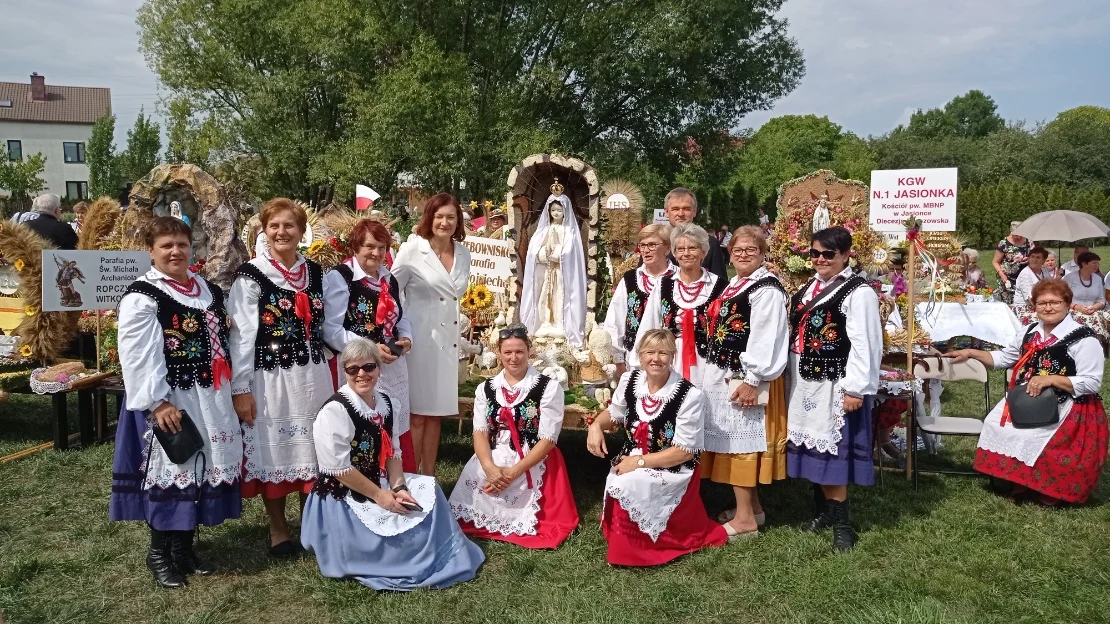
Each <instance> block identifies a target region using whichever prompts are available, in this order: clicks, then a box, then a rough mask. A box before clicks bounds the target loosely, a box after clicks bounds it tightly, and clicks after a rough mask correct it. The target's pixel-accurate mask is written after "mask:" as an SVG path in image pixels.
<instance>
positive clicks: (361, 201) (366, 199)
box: [355, 184, 381, 210]
mask: <svg viewBox="0 0 1110 624" xmlns="http://www.w3.org/2000/svg"><path fill="white" fill-rule="evenodd" d="M379 197H381V195H379V194H378V192H377V191H375V190H374V189H372V188H370V187H369V186H364V185H362V184H356V185H355V210H369V209H370V207H371V206H373V205H374V202H376V201H378V198H379Z"/></svg>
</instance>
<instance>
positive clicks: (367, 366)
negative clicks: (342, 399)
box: [343, 362, 378, 377]
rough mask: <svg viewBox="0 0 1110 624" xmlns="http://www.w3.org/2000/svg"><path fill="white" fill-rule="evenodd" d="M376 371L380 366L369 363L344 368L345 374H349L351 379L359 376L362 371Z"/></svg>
mask: <svg viewBox="0 0 1110 624" xmlns="http://www.w3.org/2000/svg"><path fill="white" fill-rule="evenodd" d="M376 370H378V365H377V363H375V362H367V363H365V364H363V365H362V366H345V367H343V372H344V373H347V374H348V375H350V376H351V377H354V376H355V375H357V374H358V372H359V371H362V372H364V373H372V372H374V371H376Z"/></svg>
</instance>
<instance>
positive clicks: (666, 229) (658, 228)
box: [636, 223, 671, 247]
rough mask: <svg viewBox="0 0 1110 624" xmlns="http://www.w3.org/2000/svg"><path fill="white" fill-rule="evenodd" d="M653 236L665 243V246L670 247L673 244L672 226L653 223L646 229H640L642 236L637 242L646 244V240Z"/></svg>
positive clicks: (646, 226) (645, 227)
mask: <svg viewBox="0 0 1110 624" xmlns="http://www.w3.org/2000/svg"><path fill="white" fill-rule="evenodd" d="M652 236H654V237H656V238H658V239H659V240H661V241H663V244H665V245H667V246H668V247H669V246H670V244H671V226H669V225H667V224H665V223H652V224H651V225H645V226H644V227H642V228H640V235H639V236H638V237H637V238H636V242H638V243H642V242H644V239H645V238H651V237H652Z"/></svg>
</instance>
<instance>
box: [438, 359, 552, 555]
mask: <svg viewBox="0 0 1110 624" xmlns="http://www.w3.org/2000/svg"><path fill="white" fill-rule="evenodd" d="M541 377H542V375H540V373H539V372H538V371H537V370H536V369H535V368H534V367H532V366H529V367H528V373H527V374H526V375H525V376H524V378H523V379H521V380H520V381H519V382H517V383H516V384H514V385H512V386H509V385H508V383H507V382H506V381H505V371H501V372H500V373H498V374H497V376H496V377H493V378H492V379H491V383H492V385H493V389H494V391H495V392H496V394H497V404H498V405H500V406H502V407H515V406H517V405H520V404H521V403H522V402H523V401H524V400H525V399H526V398H528V394H529V392H531V391H532V389H533V388H534V387H535V386H536V384H537V383H539V381H540V379H541ZM484 385H485V384H482V385H479V386H478V388H477V389H475V391H474V431H475V432H478V431H489V423H488V422H487V421H486V413H487V410H488V406H489V403H488V402H487V400H486V393H485V388H484ZM506 386H507V387H508V389H509V390H510V391H513V390H519V391H520V394H519V396H517V397H516V400H514V401H512V402H511V403H510V402H508V401H506V399H505V395H504V393H503V392H502V391H501V389H502V388H504V387H506ZM529 409H531V408H529ZM538 409H539V417H540V422H539V431H538V435H537V438H538V439H540V440H551V441H552V442H558V441H559V432H560V431H562V429H563V390H562V388H560V386H559V382H558V381H556V380H554V379H550V380H549V381H548V383H547V387H546V388H544V392H543V397H542V398H541V400H540V404H539V408H538ZM521 444H522V450H523V452H524V455H526V456H527V455H528V453H529V452H531V450H532V449H531V447H529V446H528V443H527V441H525V440H521ZM492 458H493V463H495V464H497V465H498V466H499V467H501V468H511V467H512V466H515V465H516V464H517V463H519V462H520V460H521V457H520V456H519V455H518V454H517V452H516V450H514V449H513V444H512V437H511V434H510V432H509V431H508V430H502V431H501V432H500V433H499V434H498V437H497V446H496V447H495V448H494V449H493V450H492ZM546 463H547V459H546V458H545V459H544V460H542V461H540V462H539V463H538V464H536V465H535V466H533V467H532V468H531V469H530V470H529V471H528V477H530V478H531V483H532V484H531V487H529V484H528V477H526V476H525V475H521V476H520V477H518V478H517V479H516V481H513V483H512V484H511V485H510V486H509V487H508V488H506V489H505V490H503V491H501V492H498V493H497V494H492V495H491V494H486V493H485V492H483V491H482V488H483V487H484V486H485V485H486V484H487V483H488V481H487V480H486V473H485V471H484V470H482V464H481V462H480V461H479V460H478V456H477V455H476V454H475V455H471V457H470V461H468V462H466V466H464V467H463V470H462V474H460V475H459V480H458V481H457V482H456V485H455V489H454V491H452V492H451V498H450V499H449V500H450V502H451V511H452V512H454V514H455V517H456V518H458V519H460V520H465V521H468V522H471V523H473V524H474V526H475V527H476V528H479V529H485V530H487V531H490V532H491V533H500V534H502V535H535V534H536V525H537V523H538V520H537V518H536V514H538V513H539V511H540V507H541V505H542V501H541V498H542V495H543V482H544V472H545V467H546Z"/></svg>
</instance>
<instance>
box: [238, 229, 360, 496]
mask: <svg viewBox="0 0 1110 624" xmlns="http://www.w3.org/2000/svg"><path fill="white" fill-rule="evenodd" d="M269 258H270V254H269V251H267V250H263V252H262V255H261V256H259V257H257V258H254V259H253V260H251V261H250V262H249V263H248V264H251V265H254V267H255V268H257V269H258V270H260V271H261V272H262V274H263V275H264V276H265V277H266V278H268V279H269V280H270V281H272V282H273V283H274V285H275V286H277V287H278V288H281V289H286V290H294V288H293V287H292V286H291V285H290V284H289V283H287V282H286V281H285V278H284V277H283V276H282V275H281V273H279V272H278V270H277V269H275V268H274V267H273V266H271V265H270V262H269ZM304 262H305V260H304V258H303V257H301V256H300V255H298V256H297V262H296V263H295V264H294V265H293V266H292V267H291V269H290V270H291V271H297V270H298V268H299V267H300V266H301V265H302V264H303V263H304ZM307 272H308V269H307V268H306V273H307ZM261 292H262V289H261V287H260V286H259V285H258V283H257V282H255V281H254V280H253V279H251V278H248V277H243V276H241V275H237V276H236V277H235V281H234V282H232V284H231V296H230V297H229V298H228V306H227V307H228V312H229V313H230V314H231V370H232V384H231V385H232V392H233V393H235V394H244V393H247V392H250V393H252V394H253V395H254V404H255V421H254V424H253V425H247V424H243V447H244V449H243V450H244V458H245V460H244V461H245V474H244V479H243V480H244V482H246V481H252V480H257V481H261V482H263V483H284V482H291V481H311V480H312V479H315V478H316V451H315V449H314V448H313V444H312V425H313V422H315V420H316V415H317V413H318V412H319V411H320V406H322V405H323V404H324V402H325V401H327V400H328V398H329V397H330V396H331V395H332V393H333V392H334V385H333V382H332V376H331V369H330V368H328V362H327V359H326V357H325V358H324V359H321V361H320V362H319V363H314V362H312V360H311V359H309V362H308V364H307V365H305V366H298V365H296V364H294V365H293V366H291V367H290V368H282V367H281V366H278V367H275V368H274V369H272V370H265V369H263V368H259V369H257V370H256V369H255V361H254V360H255V337H256V336H257V335H258V326H259V297H260V295H261ZM323 295H324V296H323V299H324V342H325V343H326V344H336V343H338V342H339V341H340V340H341V336H342V331H343V326H342V319H343V312H344V310H335V309H331V307H330V306H329V305H328V300H329V298H330V299H334V298H333V297H329V295H330V290H329V287H328V283H327V282H326V281H325V282H324V283H323ZM325 355H326V354H325Z"/></svg>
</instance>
